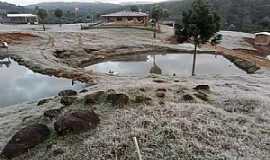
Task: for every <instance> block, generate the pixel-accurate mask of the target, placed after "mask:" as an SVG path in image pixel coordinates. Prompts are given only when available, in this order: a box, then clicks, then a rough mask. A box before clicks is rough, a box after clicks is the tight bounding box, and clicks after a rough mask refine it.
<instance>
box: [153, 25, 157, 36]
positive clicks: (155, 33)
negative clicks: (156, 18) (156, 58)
mask: <svg viewBox="0 0 270 160" xmlns="http://www.w3.org/2000/svg"><path fill="white" fill-rule="evenodd" d="M153 37H154V39H156V38H157V23H155V24H154V35H153Z"/></svg>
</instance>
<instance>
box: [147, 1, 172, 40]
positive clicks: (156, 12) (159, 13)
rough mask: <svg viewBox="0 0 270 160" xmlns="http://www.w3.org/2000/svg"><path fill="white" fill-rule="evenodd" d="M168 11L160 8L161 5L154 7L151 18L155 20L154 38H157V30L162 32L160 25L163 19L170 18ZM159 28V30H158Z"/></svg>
mask: <svg viewBox="0 0 270 160" xmlns="http://www.w3.org/2000/svg"><path fill="white" fill-rule="evenodd" d="M168 16H169V15H168V10H164V9H162V8H161V7H160V5H157V4H156V5H154V6H153V7H152V9H151V18H152V20H153V25H154V26H155V29H154V38H156V30H157V31H158V32H160V24H159V21H160V19H161V18H162V17H168ZM157 27H158V28H157Z"/></svg>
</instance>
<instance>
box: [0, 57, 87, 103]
mask: <svg viewBox="0 0 270 160" xmlns="http://www.w3.org/2000/svg"><path fill="white" fill-rule="evenodd" d="M0 66H1V67H0V79H1V80H0V89H1V90H0V106H8V105H13V104H17V103H21V102H25V101H34V100H38V99H41V98H45V97H49V96H54V95H57V93H58V92H59V91H61V90H63V89H75V90H79V89H82V88H83V87H84V85H83V84H81V83H79V82H74V81H72V80H69V79H64V78H56V77H50V76H46V75H42V74H38V73H34V72H32V71H31V70H29V69H28V68H26V67H23V66H20V65H18V63H17V62H15V61H13V60H11V59H9V58H5V59H2V60H0Z"/></svg>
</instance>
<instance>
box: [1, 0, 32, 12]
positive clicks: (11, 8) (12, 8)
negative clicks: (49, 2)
mask: <svg viewBox="0 0 270 160" xmlns="http://www.w3.org/2000/svg"><path fill="white" fill-rule="evenodd" d="M29 11H30V10H28V9H26V8H24V7H21V6H16V5H14V4H9V3H6V2H0V14H6V13H27V12H29Z"/></svg>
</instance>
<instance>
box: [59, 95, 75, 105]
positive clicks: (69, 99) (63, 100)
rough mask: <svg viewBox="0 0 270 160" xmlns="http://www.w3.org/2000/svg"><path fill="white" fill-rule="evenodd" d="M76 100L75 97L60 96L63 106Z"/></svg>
mask: <svg viewBox="0 0 270 160" xmlns="http://www.w3.org/2000/svg"><path fill="white" fill-rule="evenodd" d="M76 100H77V97H72V96H64V97H62V98H61V100H60V103H61V104H63V105H64V106H70V105H72V104H73V103H74V102H75V101H76Z"/></svg>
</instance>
